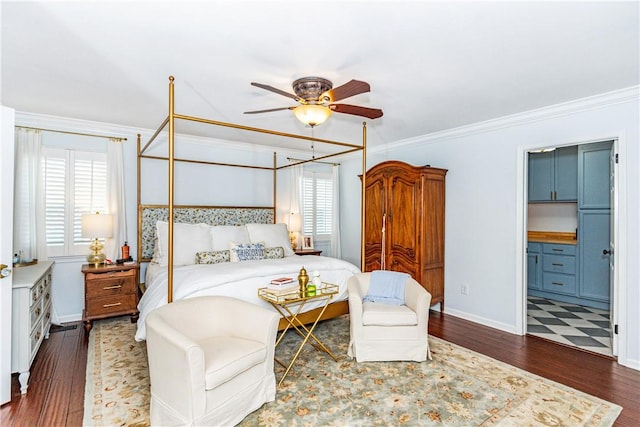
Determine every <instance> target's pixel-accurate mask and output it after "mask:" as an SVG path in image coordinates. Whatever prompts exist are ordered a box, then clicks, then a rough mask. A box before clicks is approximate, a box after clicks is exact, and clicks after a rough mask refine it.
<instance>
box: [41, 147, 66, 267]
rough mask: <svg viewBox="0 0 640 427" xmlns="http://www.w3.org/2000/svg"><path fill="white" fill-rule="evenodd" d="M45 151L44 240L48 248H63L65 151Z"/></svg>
mask: <svg viewBox="0 0 640 427" xmlns="http://www.w3.org/2000/svg"><path fill="white" fill-rule="evenodd" d="M47 151H48V152H47V154H46V157H45V158H44V160H43V165H44V188H45V230H46V241H47V247H48V248H49V249H52V248H53V247H56V248H60V249H63V246H64V234H65V233H64V230H65V226H64V225H65V221H64V218H65V205H66V203H65V201H66V185H65V169H66V163H67V162H66V156H65V153H64V152H63V151H62V150H55V152H51V151H53V150H47ZM56 252H57V251H56ZM60 254H61V253H60Z"/></svg>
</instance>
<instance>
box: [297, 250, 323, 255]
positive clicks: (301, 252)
mask: <svg viewBox="0 0 640 427" xmlns="http://www.w3.org/2000/svg"><path fill="white" fill-rule="evenodd" d="M294 253H295V254H296V255H300V256H302V255H320V254H321V253H322V251H321V250H319V249H298V250H295V251H294Z"/></svg>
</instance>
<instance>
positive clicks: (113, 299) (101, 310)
mask: <svg viewBox="0 0 640 427" xmlns="http://www.w3.org/2000/svg"><path fill="white" fill-rule="evenodd" d="M136 305H137V298H136V294H124V295H115V296H107V297H100V298H93V299H91V300H88V301H87V307H86V312H87V316H102V315H108V314H113V313H120V312H131V311H135V310H136Z"/></svg>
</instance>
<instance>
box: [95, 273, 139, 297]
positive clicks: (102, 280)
mask: <svg viewBox="0 0 640 427" xmlns="http://www.w3.org/2000/svg"><path fill="white" fill-rule="evenodd" d="M122 273H126V274H122ZM130 273H133V275H131V274H130ZM87 276H89V275H88V274H87ZM92 276H93V278H91V279H90V280H89V278H88V277H87V279H88V280H87V290H86V292H87V298H100V297H106V296H111V295H119V294H127V293H135V292H136V276H135V271H131V272H129V271H122V272H118V273H117V274H92Z"/></svg>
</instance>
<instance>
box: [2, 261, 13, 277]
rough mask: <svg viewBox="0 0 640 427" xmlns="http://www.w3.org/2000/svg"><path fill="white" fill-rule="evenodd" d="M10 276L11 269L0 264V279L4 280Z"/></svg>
mask: <svg viewBox="0 0 640 427" xmlns="http://www.w3.org/2000/svg"><path fill="white" fill-rule="evenodd" d="M10 274H11V269H10V268H9V266H7V265H4V264H0V279H4V278H5V277H7V276H8V275H10Z"/></svg>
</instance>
